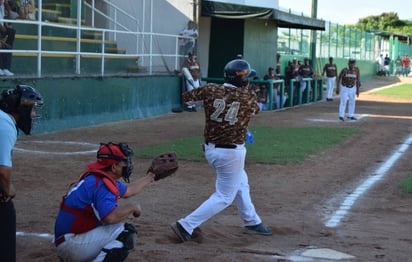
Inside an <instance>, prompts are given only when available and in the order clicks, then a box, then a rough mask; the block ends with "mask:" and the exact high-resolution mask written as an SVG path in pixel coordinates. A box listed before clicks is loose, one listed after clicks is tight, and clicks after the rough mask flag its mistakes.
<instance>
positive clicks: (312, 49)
mask: <svg viewBox="0 0 412 262" xmlns="http://www.w3.org/2000/svg"><path fill="white" fill-rule="evenodd" d="M317 16H318V0H312V10H311V17H312V18H315V19H316V18H317ZM310 58H311V59H310V60H311V61H312V68H313V69H314V70H315V72H316V71H317V67H316V30H311V31H310Z"/></svg>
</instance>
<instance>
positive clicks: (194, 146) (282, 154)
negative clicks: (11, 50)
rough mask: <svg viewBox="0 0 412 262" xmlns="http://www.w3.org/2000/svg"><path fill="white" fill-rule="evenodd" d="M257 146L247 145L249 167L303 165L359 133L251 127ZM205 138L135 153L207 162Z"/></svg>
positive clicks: (341, 130) (318, 128)
mask: <svg viewBox="0 0 412 262" xmlns="http://www.w3.org/2000/svg"><path fill="white" fill-rule="evenodd" d="M249 130H250V131H251V132H252V133H253V135H254V139H255V142H254V143H252V144H247V145H246V147H247V157H246V161H247V162H249V163H251V162H252V163H265V164H287V163H300V162H302V161H303V160H304V159H305V158H307V157H308V156H309V155H311V154H315V153H318V152H320V151H323V150H326V149H328V148H331V147H333V146H335V145H336V144H339V143H341V142H342V141H344V140H345V139H346V138H348V137H350V136H352V135H355V134H357V133H358V132H359V130H358V129H356V128H332V127H269V126H251V127H250V128H249ZM202 143H203V137H201V136H197V137H187V138H184V139H180V140H174V141H171V142H168V143H164V144H158V145H155V146H152V147H146V148H141V149H139V150H136V151H135V154H136V156H138V157H142V158H152V157H153V156H155V155H157V154H160V153H162V152H167V151H176V153H177V155H178V158H179V159H182V160H189V161H204V155H203V152H202V151H201V144H202Z"/></svg>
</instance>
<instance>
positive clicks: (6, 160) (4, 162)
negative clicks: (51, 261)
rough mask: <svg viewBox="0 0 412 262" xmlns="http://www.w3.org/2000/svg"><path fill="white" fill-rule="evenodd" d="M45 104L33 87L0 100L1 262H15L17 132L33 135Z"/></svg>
mask: <svg viewBox="0 0 412 262" xmlns="http://www.w3.org/2000/svg"><path fill="white" fill-rule="evenodd" d="M42 105H43V98H42V96H41V94H40V93H39V92H38V91H37V90H36V89H34V88H32V87H30V86H26V85H18V86H16V87H15V88H14V89H9V90H4V91H3V92H2V93H1V98H0V260H1V261H2V262H14V261H16V210H15V209H14V204H13V201H12V199H13V198H14V196H15V194H16V192H15V190H14V186H13V184H12V182H11V176H12V166H13V165H12V151H13V147H14V145H15V143H16V140H17V135H18V129H20V130H21V131H23V132H24V133H25V134H26V135H30V132H31V129H32V119H33V118H35V117H36V116H37V115H36V111H35V109H36V108H37V107H40V106H42Z"/></svg>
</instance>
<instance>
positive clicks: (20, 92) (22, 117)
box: [0, 85, 44, 135]
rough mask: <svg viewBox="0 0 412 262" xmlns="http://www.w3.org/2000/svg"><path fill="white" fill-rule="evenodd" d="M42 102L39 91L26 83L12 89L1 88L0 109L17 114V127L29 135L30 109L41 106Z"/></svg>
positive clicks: (30, 123) (30, 125) (30, 127)
mask: <svg viewBox="0 0 412 262" xmlns="http://www.w3.org/2000/svg"><path fill="white" fill-rule="evenodd" d="M43 103H44V101H43V97H42V95H41V94H40V93H39V91H37V90H36V89H34V88H33V87H31V86H28V85H17V86H16V87H15V88H13V89H8V90H3V92H2V93H1V99H0V109H1V110H3V111H4V112H6V113H9V114H17V116H18V117H17V118H16V125H17V127H18V128H19V129H21V130H22V131H23V132H24V133H25V134H26V135H29V134H30V132H31V129H32V117H33V116H32V109H33V107H41V106H43ZM36 117H39V116H36Z"/></svg>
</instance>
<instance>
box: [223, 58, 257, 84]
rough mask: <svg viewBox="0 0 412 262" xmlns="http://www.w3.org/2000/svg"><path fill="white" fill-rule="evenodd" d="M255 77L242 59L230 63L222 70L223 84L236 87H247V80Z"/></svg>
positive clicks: (254, 73) (254, 72)
mask: <svg viewBox="0 0 412 262" xmlns="http://www.w3.org/2000/svg"><path fill="white" fill-rule="evenodd" d="M255 75H256V71H255V70H254V69H251V68H250V65H249V63H248V62H247V61H246V60H243V59H235V60H232V61H230V62H229V63H227V64H226V66H225V69H224V78H225V82H226V83H229V84H232V85H234V86H237V87H245V86H247V85H248V84H249V78H250V77H254V76H255Z"/></svg>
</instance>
